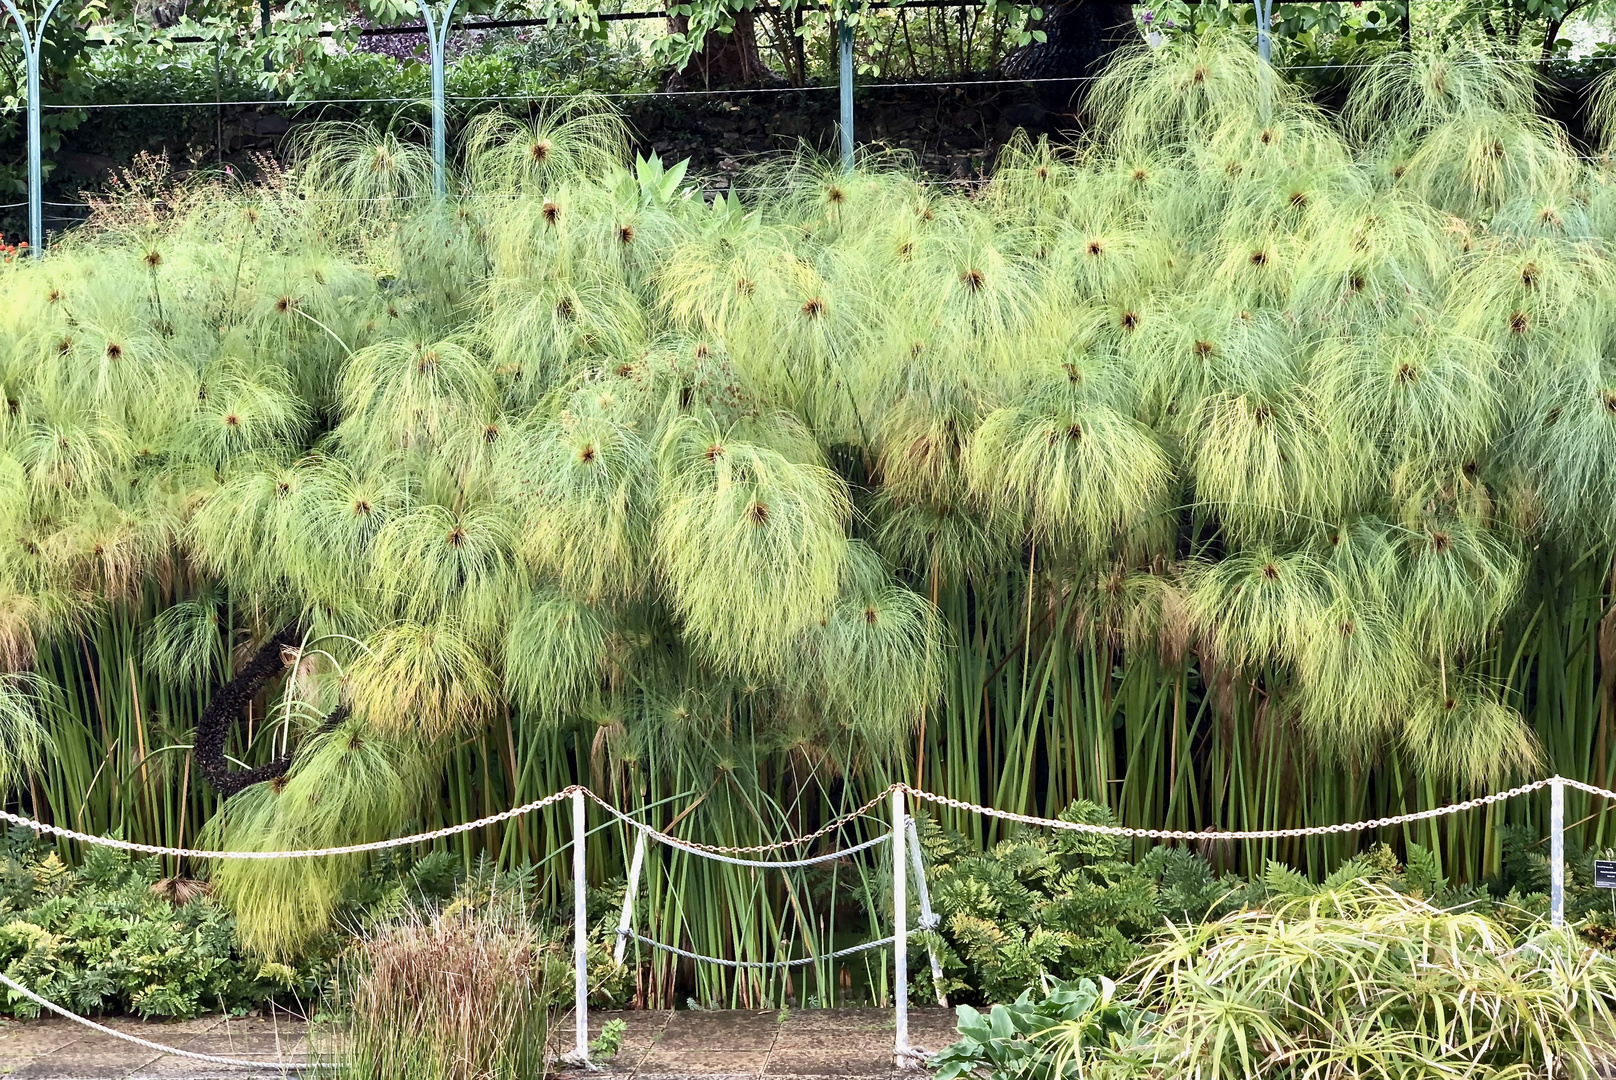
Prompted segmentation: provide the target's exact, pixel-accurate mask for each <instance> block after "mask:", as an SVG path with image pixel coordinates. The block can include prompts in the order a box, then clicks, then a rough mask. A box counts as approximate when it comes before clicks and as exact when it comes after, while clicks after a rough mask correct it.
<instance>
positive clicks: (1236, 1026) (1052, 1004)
mask: <svg viewBox="0 0 1616 1080" xmlns="http://www.w3.org/2000/svg"><path fill="white" fill-rule="evenodd" d="M1613 1003H1616V961H1613V960H1612V959H1611V957H1610V956H1609V955H1608V954H1607V953H1604V952H1602V951H1599V950H1597V949H1593V948H1590V947H1589V946H1587V945H1586V944H1584V943H1582V942H1580V941H1578V940H1577V938H1576V936H1575V935H1574V934H1572V933H1569V932H1565V931H1550V930H1548V929H1547V928H1546V927H1544V926H1543V924H1541V923H1539V924H1537V926H1536V927H1535V928H1534V929H1533V931H1531V932H1529V933H1526V934H1522V935H1520V936H1516V935H1515V934H1514V933H1513V932H1512V931H1511V930H1510V929H1508V928H1507V927H1506V926H1504V925H1502V924H1501V923H1499V922H1497V921H1495V920H1493V919H1490V918H1488V917H1487V916H1485V915H1482V914H1478V913H1476V912H1474V911H1466V910H1444V909H1442V908H1438V907H1435V906H1432V905H1430V904H1428V903H1426V902H1424V901H1420V900H1416V899H1413V898H1410V897H1408V896H1405V895H1403V894H1400V893H1396V892H1392V891H1388V890H1384V889H1379V888H1376V887H1374V886H1370V885H1366V884H1364V883H1358V884H1356V885H1352V884H1349V885H1347V886H1345V887H1342V888H1338V889H1335V890H1326V891H1324V892H1321V893H1316V894H1315V895H1312V896H1309V897H1306V898H1301V899H1291V900H1289V901H1282V902H1279V903H1274V904H1270V905H1268V906H1267V908H1266V909H1263V910H1246V911H1241V912H1238V913H1235V914H1231V915H1227V916H1225V917H1223V918H1221V919H1215V920H1209V921H1207V922H1205V923H1202V924H1200V925H1198V926H1194V927H1188V928H1174V929H1172V930H1171V931H1169V932H1168V933H1167V934H1166V935H1164V936H1163V937H1162V938H1160V939H1158V940H1157V941H1156V942H1155V943H1154V944H1153V946H1152V948H1151V949H1149V950H1148V951H1147V952H1146V953H1145V954H1144V955H1143V956H1142V957H1141V958H1140V959H1139V961H1138V962H1137V963H1136V964H1135V965H1134V966H1133V967H1132V969H1131V970H1130V971H1129V972H1128V974H1127V976H1126V977H1125V978H1124V979H1123V980H1122V981H1121V982H1119V983H1113V982H1112V981H1111V980H1109V979H1102V980H1101V981H1100V982H1098V983H1096V982H1093V981H1090V980H1084V981H1083V982H1081V983H1079V984H1077V985H1075V986H1067V985H1062V986H1058V987H1056V988H1055V989H1054V990H1052V991H1051V992H1049V993H1048V994H1047V995H1038V994H1035V993H1033V992H1029V993H1027V994H1025V995H1023V997H1022V998H1021V999H1019V1000H1017V1001H1016V1002H1015V1003H1013V1004H1011V1005H1008V1006H1005V1005H997V1006H994V1008H993V1009H992V1010H991V1011H990V1013H989V1014H988V1015H987V1016H983V1015H981V1014H979V1013H977V1012H976V1011H975V1010H973V1009H970V1008H969V1007H963V1006H962V1007H961V1008H960V1010H959V1011H960V1032H961V1034H962V1035H963V1036H964V1038H963V1039H962V1040H961V1041H960V1042H959V1043H956V1044H955V1045H953V1046H951V1047H949V1048H948V1049H947V1050H946V1051H944V1052H943V1053H941V1054H939V1055H938V1057H937V1058H936V1059H935V1064H936V1065H938V1066H939V1072H938V1075H939V1076H941V1077H944V1078H949V1077H957V1076H963V1075H966V1074H967V1073H975V1074H976V1075H983V1076H991V1077H993V1078H994V1080H1008V1078H1009V1077H1020V1076H1025V1077H1037V1078H1057V1077H1085V1076H1104V1077H1125V1076H1161V1075H1187V1076H1198V1077H1207V1078H1212V1077H1242V1076H1259V1075H1260V1076H1277V1077H1314V1076H1323V1077H1361V1076H1377V1077H1391V1076H1396V1077H1427V1076H1428V1077H1439V1076H1544V1077H1594V1076H1602V1075H1605V1071H1604V1070H1607V1069H1608V1068H1609V1065H1610V1062H1611V1054H1612V1052H1611V1048H1610V1035H1611V1031H1612V1027H1613V1024H1612V1021H1613V1016H1612V1012H1611V1008H1612V1004H1613Z"/></svg>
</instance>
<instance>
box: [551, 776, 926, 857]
mask: <svg viewBox="0 0 1616 1080" xmlns="http://www.w3.org/2000/svg"><path fill="white" fill-rule="evenodd" d="M901 786H902V785H900V784H889V785H888V786H887V787H886V788H884V789H883V790H882V791H881V793H880V794H879V795H877V796H875V797H874V798H873V799H871V800H870V801H869V802H867V803H865V804H864V805H863V806H861V807H859V808H858V809H857V810H854V811H853V812H852V813H848V814H843V815H842V816H841V817H839V818H837V819H836V820H835V821H832V822H831V823H830V824H828V825H825V826H823V827H821V828H818V829H815V830H814V831H813V832H811V833H809V834H808V835H806V836H795V837H792V838H791V839H789V840H778V841H776V842H775V843H772V844H752V845H749V846H746V847H722V846H719V845H716V844H698V843H696V842H695V841H694V840H680V839H678V838H677V837H672V836H668V835H666V834H664V833H659V832H656V831H655V830H651V835H652V836H654V837H656V838H657V839H658V840H661V841H662V842H663V843H665V844H672V845H674V846H676V847H682V848H684V849H685V850H686V851H689V852H691V853H707V854H712V855H747V854H752V853H761V852H765V851H779V850H780V849H781V848H788V847H801V846H802V845H804V844H811V843H813V842H814V841H815V840H818V839H819V838H820V837H821V836H825V835H827V834H829V833H832V832H835V831H836V830H837V829H840V828H841V827H842V826H843V825H846V824H847V823H848V822H850V821H852V820H854V819H855V818H861V817H863V816H864V815H865V814H868V813H869V812H870V811H871V810H873V809H874V808H875V807H876V805H877V804H878V803H880V802H881V801H882V800H883V799H885V798H886V797H887V796H888V795H890V794H891V793H892V792H893V791H895V790H897V789H898V788H899V787H901ZM581 790H582V791H583V793H584V794H585V795H587V796H589V797H590V798H591V799H593V800H595V802H597V803H599V804H600V807H601V809H603V810H605V811H606V812H607V813H609V814H614V815H616V816H617V817H620V818H622V819H623V820H624V821H627V822H628V823H629V824H630V825H633V826H634V827H636V828H640V829H644V828H646V826H645V825H644V823H642V822H639V821H635V820H633V819H631V818H629V817H627V816H625V815H624V813H623V812H622V811H621V810H619V809H618V808H617V807H615V806H613V805H612V804H611V803H609V802H607V801H606V800H605V799H603V798H601V797H600V796H599V795H596V794H595V793H594V792H593V791H590V790H589V789H588V788H582V789H581ZM741 865H743V866H744V865H748V864H745V863H743V864H741ZM757 865H773V866H784V865H786V864H784V863H771V864H757ZM805 865H806V864H805Z"/></svg>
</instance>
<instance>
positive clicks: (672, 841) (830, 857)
mask: <svg viewBox="0 0 1616 1080" xmlns="http://www.w3.org/2000/svg"><path fill="white" fill-rule="evenodd" d="M595 801H596V802H600V804H601V806H603V807H605V809H606V812H607V813H609V814H611V815H612V816H613V817H615V818H617V819H618V820H619V821H622V822H624V823H625V824H628V825H632V826H633V827H634V828H636V829H638V830H640V831H641V832H642V833H644V834H645V835H646V836H649V837H650V838H651V839H653V840H656V841H658V842H660V843H663V844H666V845H667V846H668V847H671V848H676V849H678V850H680V851H684V852H687V853H689V854H691V855H699V856H701V857H702V858H704V859H711V860H712V861H713V862H721V863H728V864H729V865H730V866H748V867H753V868H755V869H764V870H792V869H796V868H797V867H802V866H818V865H819V864H820V863H827V862H834V861H835V860H837V859H840V858H844V857H846V856H848V855H852V854H855V853H856V852H860V851H864V850H866V849H868V848H873V847H875V846H876V845H877V844H884V843H886V842H887V841H888V840H890V839H892V838H891V837H890V836H888V835H887V834H885V833H882V834H881V835H880V836H877V837H875V838H873V839H870V840H865V841H864V842H863V843H859V844H854V845H853V846H852V847H847V848H838V849H837V850H835V851H827V852H826V853H825V854H823V855H813V856H810V857H809V858H806V859H782V860H779V861H775V860H760V859H737V858H735V857H734V856H732V855H723V854H720V853H719V852H718V851H716V850H714V849H712V848H710V847H707V846H705V845H703V844H693V843H690V842H689V841H685V840H680V839H679V838H678V837H675V836H669V835H668V834H667V833H664V832H658V831H657V830H656V829H653V828H652V827H651V826H649V825H647V824H646V823H645V822H643V821H636V820H635V819H633V818H631V817H629V816H628V815H627V814H625V813H623V812H622V811H621V810H619V809H617V808H616V807H615V806H608V805H607V804H606V803H604V802H601V801H600V799H598V798H597V799H596V800H595ZM837 824H840V823H837ZM823 835H824V831H823V830H822V831H821V832H819V833H818V834H816V836H815V837H814V838H815V839H817V838H818V836H823ZM807 842H808V841H807V840H787V841H785V842H784V843H783V844H780V845H775V846H776V847H784V846H788V845H792V844H805V843H807ZM724 850H733V849H724Z"/></svg>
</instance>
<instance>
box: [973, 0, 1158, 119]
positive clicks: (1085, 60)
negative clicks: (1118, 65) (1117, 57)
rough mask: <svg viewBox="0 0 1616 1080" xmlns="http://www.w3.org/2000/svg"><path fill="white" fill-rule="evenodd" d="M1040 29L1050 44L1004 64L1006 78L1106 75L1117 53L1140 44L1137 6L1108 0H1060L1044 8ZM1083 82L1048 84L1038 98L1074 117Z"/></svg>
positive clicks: (1033, 46) (1020, 53)
mask: <svg viewBox="0 0 1616 1080" xmlns="http://www.w3.org/2000/svg"><path fill="white" fill-rule="evenodd" d="M1035 29H1038V30H1042V31H1043V32H1044V34H1045V37H1046V40H1044V41H1035V42H1033V43H1032V44H1030V45H1024V46H1022V47H1021V48H1019V49H1017V50H1015V51H1014V52H1012V53H1011V54H1010V55H1009V56H1008V57H1006V58H1005V61H1004V74H1005V75H1006V76H1007V77H1009V78H1013V79H1017V78H1019V79H1066V78H1070V79H1074V80H1075V79H1084V78H1089V77H1092V76H1094V75H1098V74H1100V72H1102V71H1104V70H1105V65H1106V62H1107V61H1108V60H1110V58H1111V54H1112V53H1114V52H1116V51H1117V49H1119V48H1121V47H1122V46H1124V45H1127V44H1131V43H1134V42H1137V41H1139V31H1138V29H1137V27H1136V25H1135V23H1134V18H1133V5H1131V4H1117V3H1110V2H1102V0H1056V2H1055V3H1053V4H1051V5H1049V6H1047V7H1045V8H1044V19H1043V21H1042V22H1041V23H1039V24H1038V25H1037V26H1036V27H1035ZM1086 86H1087V84H1086V83H1082V82H1070V83H1067V82H1050V83H1043V84H1041V85H1040V86H1039V88H1038V93H1039V96H1040V97H1041V98H1043V100H1044V105H1045V107H1046V108H1049V109H1051V110H1053V111H1057V112H1070V111H1072V110H1073V109H1074V108H1075V107H1076V104H1077V101H1078V99H1079V98H1081V97H1082V95H1083V91H1084V89H1085V88H1086Z"/></svg>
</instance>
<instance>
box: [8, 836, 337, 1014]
mask: <svg viewBox="0 0 1616 1080" xmlns="http://www.w3.org/2000/svg"><path fill="white" fill-rule="evenodd" d="M161 873H162V871H161V869H160V866H159V864H158V861H157V860H156V859H135V858H131V857H130V856H129V855H128V854H126V853H123V852H119V851H114V850H112V849H110V848H102V847H97V848H92V849H91V850H90V852H89V854H88V855H87V856H86V858H85V861H84V865H83V866H81V867H78V868H76V869H70V868H69V867H68V866H67V865H66V864H65V863H63V861H62V860H61V857H60V856H58V855H57V854H56V852H55V850H54V849H47V848H45V847H43V846H40V845H36V844H35V843H34V842H33V837H32V834H30V833H26V832H20V831H16V830H14V831H13V833H12V835H11V837H10V839H9V841H8V842H7V843H6V846H5V854H4V861H3V862H0V970H3V971H4V972H5V974H6V975H7V976H9V977H10V978H12V979H14V980H16V981H17V982H20V983H22V984H24V985H25V986H28V987H29V988H31V989H32V990H34V991H35V992H36V993H39V994H41V995H43V996H44V997H46V998H49V999H50V1000H52V1001H54V1002H57V1003H58V1004H60V1005H63V1006H65V1007H67V1008H70V1009H73V1010H75V1011H77V1012H81V1013H90V1014H92V1015H94V1014H105V1013H125V1012H127V1013H135V1014H137V1015H139V1016H143V1017H173V1018H183V1017H190V1016H196V1015H198V1014H201V1013H209V1012H221V1011H222V1012H228V1013H232V1014H236V1015H240V1014H242V1013H245V1012H247V1011H248V1010H250V1009H254V1008H258V1007H260V1006H262V1005H264V1004H265V1003H266V1002H269V1001H273V1000H282V999H284V1000H287V1001H293V1000H296V999H302V1000H305V1001H307V1000H309V999H310V997H311V996H312V995H313V994H314V992H315V991H316V989H317V988H318V984H319V971H320V968H319V966H318V963H317V961H313V960H309V961H303V962H300V963H298V964H297V965H296V966H289V965H286V964H277V963H268V962H265V961H262V960H260V959H258V958H257V957H252V956H248V955H245V954H243V953H242V952H240V951H239V950H238V949H237V948H236V946H235V918H234V917H233V916H232V915H231V914H230V913H229V912H227V911H226V910H225V909H224V908H222V907H220V906H219V904H218V903H217V902H216V901H215V900H214V899H213V897H212V896H211V895H210V894H209V892H208V891H207V888H206V886H205V885H204V884H203V883H202V882H200V881H195V880H192V879H189V878H163V877H161V876H160V875H161ZM0 1014H4V1015H10V1016H17V1017H32V1016H37V1015H39V1006H37V1005H35V1004H34V1003H33V1002H31V1001H29V1000H27V999H26V998H23V997H22V996H21V995H18V994H15V993H12V992H9V991H8V992H7V994H6V996H5V997H0Z"/></svg>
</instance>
